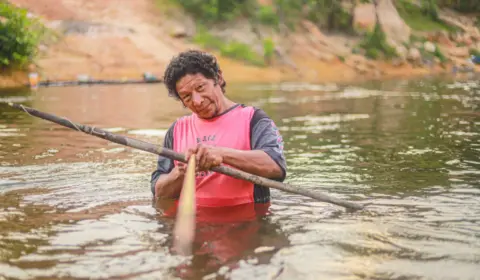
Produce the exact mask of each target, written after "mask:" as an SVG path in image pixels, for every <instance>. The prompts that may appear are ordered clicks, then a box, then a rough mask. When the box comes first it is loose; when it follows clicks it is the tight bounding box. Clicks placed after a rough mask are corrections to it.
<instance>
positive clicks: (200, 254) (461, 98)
mask: <svg viewBox="0 0 480 280" xmlns="http://www.w3.org/2000/svg"><path fill="white" fill-rule="evenodd" d="M227 94H228V95H229V96H230V97H231V98H232V99H233V100H235V101H237V102H242V103H246V104H250V105H255V106H258V107H261V108H262V109H264V110H265V111H266V112H267V113H268V114H269V115H270V116H271V117H272V118H273V119H274V121H275V122H276V123H277V125H278V127H279V129H280V131H281V133H282V135H283V137H284V139H285V153H286V157H287V162H288V177H287V182H289V183H292V184H296V185H298V186H299V187H302V188H308V189H314V190H316V191H319V192H324V193H328V194H330V195H331V196H335V197H339V198H342V199H346V200H350V201H355V202H358V203H364V204H367V207H366V208H365V210H363V211H357V212H350V211H346V210H345V209H343V208H342V207H338V206H335V205H331V204H326V203H322V202H318V201H314V200H312V199H310V198H305V197H302V196H299V195H293V194H289V193H285V192H281V191H277V190H272V195H273V201H272V206H271V207H270V212H269V213H268V215H267V216H265V217H259V218H257V219H250V220H241V219H240V220H238V221H231V222H225V223H217V224H208V223H207V224H202V225H199V226H198V230H197V234H196V242H197V244H200V245H199V246H197V247H195V251H194V253H195V254H194V256H193V258H183V257H180V256H177V255H175V254H173V253H171V247H172V239H171V234H172V227H173V224H174V221H173V220H172V219H171V218H169V217H165V216H164V215H163V213H164V212H163V211H162V208H161V207H160V206H158V205H156V204H154V203H152V201H151V193H150V187H149V179H150V173H151V172H152V171H153V169H154V168H155V163H156V162H155V161H156V156H155V155H153V154H148V153H146V152H143V151H138V150H133V149H131V148H128V147H123V146H120V145H117V144H112V143H109V142H107V141H105V140H102V139H98V138H95V137H92V136H88V135H85V134H83V133H80V132H76V131H73V130H70V129H67V128H63V127H60V126H58V125H56V124H53V123H49V122H47V121H44V120H41V119H38V118H33V117H31V116H29V115H27V114H26V113H23V112H19V111H16V110H14V109H12V108H10V107H8V106H7V105H5V104H0V112H1V113H0V205H1V206H0V211H1V212H0V279H34V278H36V279H60V278H61V279H86V278H88V279H107V278H108V279H187V278H189V279H223V278H228V279H254V277H255V278H258V279H480V183H479V182H480V108H479V106H480V82H479V79H478V77H476V78H475V77H470V78H468V77H467V78H462V79H459V78H456V79H453V78H443V77H437V78H435V77H433V78H432V77H430V78H424V79H419V80H410V81H405V80H402V81H384V82H368V83H364V84H356V85H341V86H340V85H313V84H295V83H287V84H280V85H234V86H230V85H229V88H228V92H227ZM0 101H3V102H17V103H20V104H24V105H26V106H30V107H34V108H36V109H38V110H41V111H45V112H49V113H53V114H55V115H59V116H63V117H67V118H68V119H70V120H72V121H75V122H79V123H82V124H86V125H91V126H97V127H101V128H103V129H108V130H110V131H112V132H115V133H119V134H122V135H127V136H129V137H135V138H138V139H142V140H145V141H149V142H151V143H155V144H161V143H162V139H163V136H164V134H165V132H166V129H167V128H168V126H169V125H170V123H171V122H172V121H174V120H175V119H176V118H177V117H179V116H181V115H183V114H186V113H187V111H186V110H185V109H184V108H183V107H182V106H181V105H180V104H179V103H178V102H177V101H175V100H173V99H172V98H169V97H167V94H166V91H165V90H164V89H163V86H162V85H132V86H93V87H72V88H42V89H39V90H37V91H29V90H4V91H2V92H1V94H0ZM225 213H226V212H223V213H217V214H212V215H218V216H222V215H226V214H225Z"/></svg>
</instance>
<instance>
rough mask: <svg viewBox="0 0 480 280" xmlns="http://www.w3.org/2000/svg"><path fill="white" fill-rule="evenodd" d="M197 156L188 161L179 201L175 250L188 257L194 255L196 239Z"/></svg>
mask: <svg viewBox="0 0 480 280" xmlns="http://www.w3.org/2000/svg"><path fill="white" fill-rule="evenodd" d="M196 210H197V207H196V204H195V155H192V156H191V157H190V159H189V160H188V165H187V171H186V173H185V179H184V180H183V187H182V191H181V193H180V199H179V201H178V211H177V215H176V222H175V229H174V238H175V239H174V242H173V249H174V251H176V252H177V253H178V254H181V255H184V256H187V255H190V254H191V253H192V243H193V239H194V238H195V215H196Z"/></svg>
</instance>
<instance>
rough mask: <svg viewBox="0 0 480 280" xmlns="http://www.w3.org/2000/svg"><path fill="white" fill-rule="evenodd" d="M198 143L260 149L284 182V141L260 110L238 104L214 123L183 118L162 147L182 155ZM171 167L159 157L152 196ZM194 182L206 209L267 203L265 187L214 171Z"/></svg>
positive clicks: (198, 175) (192, 117) (201, 173)
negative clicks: (156, 185) (209, 207)
mask: <svg viewBox="0 0 480 280" xmlns="http://www.w3.org/2000/svg"><path fill="white" fill-rule="evenodd" d="M200 142H203V143H205V144H207V145H218V146H223V147H229V148H234V149H240V150H262V151H264V152H265V153H267V154H268V155H269V156H270V157H271V158H272V159H273V160H274V161H275V162H276V163H277V164H278V165H279V166H280V167H281V169H282V171H283V175H282V177H281V178H277V179H276V180H279V181H283V180H284V179H285V175H286V163H285V157H284V155H283V139H282V137H281V135H280V133H279V131H278V128H277V127H276V125H275V123H274V122H273V121H272V120H271V119H270V118H269V117H268V116H267V114H266V113H265V112H264V111H263V110H261V109H258V108H255V107H250V106H245V105H240V104H238V105H235V106H233V107H232V108H230V109H229V110H227V111H225V112H224V113H223V114H221V115H220V116H218V117H216V118H215V119H213V120H202V119H199V118H198V117H197V116H196V115H190V116H185V117H182V118H180V119H178V120H177V121H176V122H175V123H173V124H172V125H171V126H170V128H169V129H168V131H167V134H166V136H165V139H164V141H163V146H164V147H165V148H168V149H172V150H175V151H176V152H179V153H184V152H185V151H186V149H188V148H189V147H192V145H196V144H197V143H200ZM174 165H175V162H174V161H173V160H171V159H169V158H166V157H162V156H159V158H158V162H157V169H156V170H155V171H154V172H153V173H152V177H151V188H152V193H154V192H155V183H156V181H157V180H158V178H159V177H160V175H162V174H167V173H169V172H170V171H171V170H172V169H173V168H174ZM272 179H273V178H272ZM196 183H197V203H200V204H202V205H205V206H225V205H236V204H241V203H250V202H255V203H266V202H269V201H270V191H269V189H268V188H264V187H261V186H256V185H253V184H252V183H250V182H247V181H244V180H239V179H235V178H232V177H230V176H227V175H223V174H220V173H216V172H211V171H207V172H198V173H197V178H196Z"/></svg>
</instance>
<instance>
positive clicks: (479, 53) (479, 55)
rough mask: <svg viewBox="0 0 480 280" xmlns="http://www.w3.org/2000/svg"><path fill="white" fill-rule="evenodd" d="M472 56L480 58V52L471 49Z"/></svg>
mask: <svg viewBox="0 0 480 280" xmlns="http://www.w3.org/2000/svg"><path fill="white" fill-rule="evenodd" d="M469 53H470V55H474V56H478V57H480V50H478V49H470V50H469Z"/></svg>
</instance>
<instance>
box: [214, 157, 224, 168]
mask: <svg viewBox="0 0 480 280" xmlns="http://www.w3.org/2000/svg"><path fill="white" fill-rule="evenodd" d="M222 162H223V160H222V157H220V156H215V157H214V159H213V162H212V166H219V165H220V164H222Z"/></svg>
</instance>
